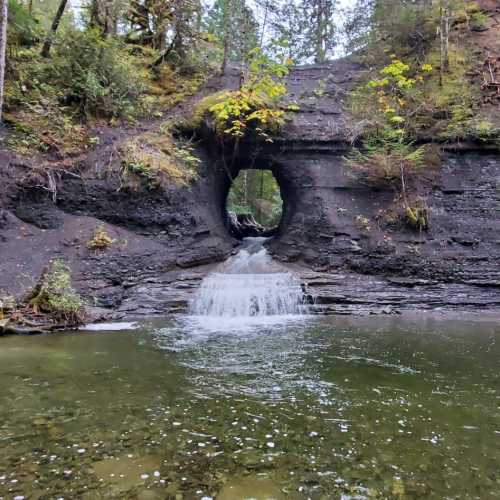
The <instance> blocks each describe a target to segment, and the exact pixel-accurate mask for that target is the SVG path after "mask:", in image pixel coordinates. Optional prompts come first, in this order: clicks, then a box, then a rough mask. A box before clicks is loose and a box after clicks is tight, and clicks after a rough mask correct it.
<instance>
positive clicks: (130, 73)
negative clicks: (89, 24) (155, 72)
mask: <svg viewBox="0 0 500 500" xmlns="http://www.w3.org/2000/svg"><path fill="white" fill-rule="evenodd" d="M51 76H52V78H53V79H55V80H56V83H57V84H59V86H61V87H62V88H63V89H64V91H65V93H66V96H65V99H66V100H68V101H72V102H75V103H77V104H78V105H79V106H80V109H81V110H82V111H83V112H84V113H88V114H93V115H97V116H99V115H101V116H105V117H120V116H131V115H133V114H134V113H136V112H137V110H136V109H135V108H136V107H139V102H140V96H141V95H142V93H143V92H144V91H145V86H144V80H143V78H141V73H140V71H138V68H137V66H134V64H133V60H132V57H131V56H130V55H129V53H128V52H127V50H126V49H125V47H124V46H123V45H122V43H120V41H119V40H117V39H114V38H102V36H101V34H100V33H99V31H97V30H89V31H85V32H83V31H79V30H71V31H69V32H68V33H67V34H66V35H65V36H64V38H63V39H62V40H61V42H60V43H59V44H58V45H57V47H56V51H55V58H54V61H53V66H52V71H51Z"/></svg>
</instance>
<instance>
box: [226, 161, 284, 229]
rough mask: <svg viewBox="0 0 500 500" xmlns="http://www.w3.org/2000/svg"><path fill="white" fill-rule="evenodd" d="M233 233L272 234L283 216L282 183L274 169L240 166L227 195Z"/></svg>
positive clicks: (227, 211)
mask: <svg viewBox="0 0 500 500" xmlns="http://www.w3.org/2000/svg"><path fill="white" fill-rule="evenodd" d="M225 209H226V214H227V221H228V227H229V231H230V233H231V234H232V235H233V236H234V237H236V238H238V239H242V238H247V237H251V236H273V235H274V234H276V232H277V230H278V228H279V226H280V223H281V219H282V216H283V199H282V195H281V190H280V186H279V184H278V181H277V180H276V178H275V176H274V174H273V172H272V171H271V170H264V169H245V170H240V172H239V173H238V175H237V177H236V178H234V179H233V182H232V183H231V186H230V188H229V192H228V194H227V197H226V206H225Z"/></svg>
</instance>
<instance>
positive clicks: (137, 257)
mask: <svg viewBox="0 0 500 500" xmlns="http://www.w3.org/2000/svg"><path fill="white" fill-rule="evenodd" d="M362 71H363V69H362V68H361V67H360V66H358V65H357V64H355V63H352V62H349V61H345V60H344V61H336V62H334V63H330V64H326V65H322V66H308V67H303V68H297V69H296V70H294V71H293V72H292V73H291V75H290V81H289V89H290V95H289V99H290V101H293V102H297V103H298V104H299V106H300V111H299V112H297V113H295V114H294V115H293V118H292V120H291V121H290V122H289V123H288V125H287V126H286V127H285V128H284V129H283V131H282V133H281V135H280V137H278V138H276V140H275V142H274V143H273V144H272V145H270V146H265V145H262V144H255V143H252V142H249V143H247V144H243V145H242V147H241V148H240V154H239V157H238V158H237V161H236V162H235V163H233V164H231V167H230V168H231V169H232V174H233V175H234V174H236V173H237V171H238V170H239V169H241V168H248V167H249V165H252V166H253V167H254V168H269V169H272V170H273V172H274V174H275V177H276V178H277V179H278V181H279V183H280V187H281V190H282V197H283V199H284V204H285V207H284V208H285V210H284V217H283V220H282V223H281V225H280V227H279V229H278V233H277V235H276V236H275V238H274V239H273V240H272V241H271V242H270V243H269V245H268V246H269V250H270V252H271V253H272V254H273V255H274V256H275V258H276V259H279V260H281V261H282V262H283V263H285V265H289V266H291V268H292V269H293V270H295V271H296V272H297V273H299V274H300V275H301V276H302V277H303V282H304V286H305V288H306V290H307V293H309V294H311V295H312V296H314V297H316V305H315V306H314V310H316V311H317V312H319V313H342V314H345V313H359V312H386V313H387V312H397V311H402V310H406V309H415V308H421V309H431V308H457V309H486V308H488V309H497V308H500V265H499V262H500V156H499V154H498V152H492V151H483V150H481V148H478V147H477V146H474V147H472V146H471V147H469V148H468V149H467V148H464V150H463V151H461V152H451V151H449V152H447V153H445V156H444V158H443V163H442V166H441V168H440V169H439V171H438V172H436V173H435V174H433V175H432V176H428V178H426V179H423V180H422V186H421V189H422V191H423V192H425V193H426V196H427V203H428V210H429V221H430V224H429V230H428V231H425V232H421V233H416V232H414V231H411V230H408V229H405V228H402V227H389V226H388V225H383V224H381V223H380V222H379V219H378V217H377V215H378V214H379V213H380V212H381V211H384V210H386V209H388V208H389V206H390V204H391V203H392V200H393V193H392V192H390V191H383V190H378V191H377V190H373V189H369V188H367V187H364V186H361V185H360V184H359V183H357V182H356V181H355V180H354V179H353V178H352V177H351V176H350V174H349V172H348V171H347V169H346V168H345V166H344V164H343V156H344V155H345V154H346V153H347V152H348V150H349V147H350V146H349V143H348V140H347V139H348V128H349V120H350V119H349V116H348V115H347V114H346V113H345V110H344V105H345V102H344V100H345V95H346V92H347V91H348V90H349V88H350V87H351V86H352V85H353V84H354V83H355V82H356V80H357V78H358V76H359V74H360V72H362ZM237 80H238V78H237V75H236V74H229V75H227V78H226V79H225V80H224V82H222V83H223V85H224V86H229V87H231V85H235V83H236V82H237ZM320 80H321V81H324V82H326V83H325V85H324V87H325V89H324V92H323V93H322V95H321V97H317V96H316V95H315V92H314V90H315V88H316V86H317V84H318V82H319V81H320ZM211 85H212V87H211ZM220 85H221V82H220V81H219V82H213V83H209V85H208V86H207V87H206V88H205V89H204V92H205V93H209V92H212V91H214V90H216V89H217V88H220ZM178 112H179V113H182V110H181V109H179V110H178ZM174 113H175V111H174ZM127 133H134V131H129V132H127V131H116V132H111V133H109V132H108V133H106V135H105V136H103V137H102V140H101V145H100V146H99V148H97V149H96V150H95V151H94V152H91V153H90V154H89V155H88V156H87V157H85V158H83V159H79V160H78V161H77V163H76V165H74V168H73V170H72V171H71V173H69V172H68V173H64V172H62V173H61V175H60V177H58V179H57V196H56V197H54V196H53V193H51V192H48V191H47V190H46V189H44V187H43V186H41V185H39V184H37V183H36V182H35V183H33V182H26V178H27V175H26V174H27V172H29V171H30V169H32V167H33V166H34V165H33V163H32V162H30V161H29V160H26V159H23V158H19V157H17V156H15V155H13V154H12V153H11V152H9V151H2V152H0V181H1V182H2V185H3V186H4V189H3V191H2V193H1V194H0V256H1V260H0V288H1V289H6V290H7V291H9V292H12V293H16V294H20V293H22V291H23V289H25V288H26V287H27V286H29V284H30V281H32V280H33V279H35V278H36V276H37V275H38V274H39V273H40V271H41V269H42V267H43V266H44V265H45V264H46V262H47V261H48V260H49V259H50V258H54V257H59V258H62V259H64V260H66V261H68V263H69V264H70V266H71V267H72V269H73V270H74V274H75V279H76V286H77V288H78V290H79V291H81V292H82V293H83V294H84V296H85V297H86V298H87V299H88V300H89V302H90V303H91V304H92V305H93V306H96V307H97V309H96V310H95V311H96V312H95V314H96V315H97V316H98V315H99V314H100V315H102V314H104V315H112V316H115V317H126V316H135V315H144V314H157V313H165V312H169V311H175V310H183V309H184V308H185V305H186V302H187V300H188V297H189V294H190V292H191V291H192V290H193V289H194V288H195V287H196V286H197V284H198V283H199V280H200V279H201V278H202V276H203V275H204V274H205V273H206V272H209V271H210V270H211V269H212V267H213V265H214V264H215V263H217V262H220V261H221V260H224V259H225V258H227V257H228V256H229V255H230V254H231V252H233V251H235V249H236V248H237V246H238V244H239V243H238V241H237V240H235V239H234V238H232V237H231V236H230V234H229V231H228V221H227V217H226V213H225V208H224V203H225V196H226V195H227V191H228V189H229V181H228V177H227V172H226V170H225V168H224V167H223V166H222V164H221V162H220V161H219V160H220V157H219V156H218V154H219V152H218V151H217V150H215V149H214V148H213V147H212V144H213V141H211V140H210V137H207V136H205V140H200V141H199V143H198V150H197V153H198V155H199V157H200V158H201V160H202V162H201V164H200V167H199V175H198V178H197V180H196V181H194V182H193V183H192V184H190V185H188V186H180V187H175V186H171V187H169V188H162V189H157V190H153V191H151V190H145V189H143V190H136V191H130V190H127V189H122V188H120V186H118V185H116V184H115V183H113V181H112V180H110V179H109V178H107V177H106V176H105V175H104V172H105V171H106V168H108V166H109V164H110V162H112V161H113V152H114V151H115V150H116V145H117V143H119V141H120V140H121V139H122V138H123V137H124V136H126V135H127ZM100 224H103V225H104V228H105V229H106V231H107V232H108V233H109V234H110V235H111V236H112V238H113V239H115V240H116V242H117V243H116V244H114V245H113V246H112V247H110V248H109V249H107V250H105V251H103V252H95V251H92V250H89V249H88V248H87V242H88V240H89V238H90V235H91V233H92V231H93V230H94V229H95V227H97V226H98V225H100ZM97 316H96V317H97Z"/></svg>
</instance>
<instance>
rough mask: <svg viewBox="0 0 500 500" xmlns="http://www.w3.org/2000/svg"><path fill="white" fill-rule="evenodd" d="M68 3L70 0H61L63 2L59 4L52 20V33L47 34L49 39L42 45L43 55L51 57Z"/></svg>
mask: <svg viewBox="0 0 500 500" xmlns="http://www.w3.org/2000/svg"><path fill="white" fill-rule="evenodd" d="M67 3H68V0H61V3H60V4H59V8H58V9H57V12H56V16H55V17H54V20H53V21H52V26H51V27H50V33H49V35H48V36H47V39H46V40H45V43H44V44H43V47H42V52H41V55H42V57H49V53H50V47H51V46H52V40H53V37H54V35H55V34H56V31H57V28H58V27H59V23H60V22H61V17H62V16H63V14H64V10H65V9H66V4H67Z"/></svg>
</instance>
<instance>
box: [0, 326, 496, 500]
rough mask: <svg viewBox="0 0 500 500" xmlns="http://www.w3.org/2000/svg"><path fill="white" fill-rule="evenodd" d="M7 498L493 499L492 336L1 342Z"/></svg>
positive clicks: (281, 329) (180, 331)
mask: <svg viewBox="0 0 500 500" xmlns="http://www.w3.org/2000/svg"><path fill="white" fill-rule="evenodd" d="M0 377H1V378H0V380H1V385H0V499H2V500H3V499H9V500H10V499H17V500H21V499H22V498H24V499H59V498H64V499H80V498H82V499H86V500H94V499H100V498H120V499H140V500H153V499H174V500H181V499H204V500H208V499H210V498H213V499H217V500H219V499H220V500H239V499H250V498H252V499H258V500H262V499H307V498H311V499H330V498H332V499H336V498H339V499H343V500H346V499H364V498H424V499H433V498H436V499H458V498H460V499H469V498H471V499H472V498H474V499H489V498H500V326H499V325H498V323H495V322H494V321H493V320H488V319H483V320H479V319H475V320H474V319H466V318H465V319H464V318H461V319H460V320H458V319H457V320H453V319H436V318H429V317H428V318H426V317H425V316H422V317H414V318H406V319H405V318H402V317H370V318H302V319H290V320H286V321H285V319H283V318H281V319H278V321H276V322H275V324H272V323H262V324H255V325H253V326H249V327H247V328H246V329H235V328H228V329H225V330H220V331H219V330H217V328H212V329H211V330H208V329H205V328H203V325H199V324H197V323H196V322H195V321H194V320H191V319H189V318H187V317H184V318H183V317H177V318H175V317H173V318H164V319H158V320H154V321H151V322H146V323H143V324H142V325H141V327H140V328H139V329H137V330H134V331H118V332H105V331H101V332H82V333H62V334H53V335H47V336H38V337H29V338H28V337H5V338H1V339H0Z"/></svg>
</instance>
